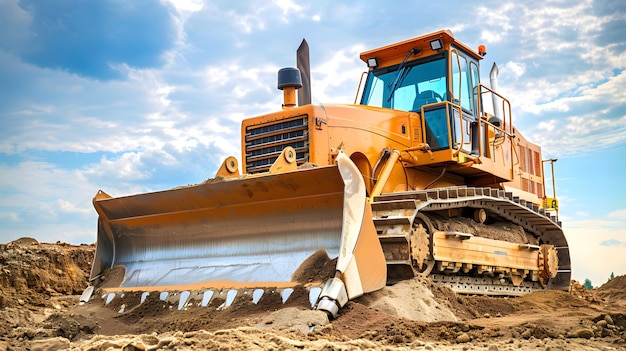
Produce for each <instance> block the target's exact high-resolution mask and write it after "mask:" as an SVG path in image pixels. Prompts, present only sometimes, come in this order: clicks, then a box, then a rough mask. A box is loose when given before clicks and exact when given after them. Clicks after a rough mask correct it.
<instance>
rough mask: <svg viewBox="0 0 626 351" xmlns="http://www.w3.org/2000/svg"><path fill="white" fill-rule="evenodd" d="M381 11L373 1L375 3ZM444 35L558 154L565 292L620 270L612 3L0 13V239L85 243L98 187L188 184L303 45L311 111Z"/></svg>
mask: <svg viewBox="0 0 626 351" xmlns="http://www.w3.org/2000/svg"><path fill="white" fill-rule="evenodd" d="M385 4H386V5H385ZM439 29H450V30H452V32H453V33H454V34H455V35H456V36H457V37H458V38H460V39H461V40H462V41H464V42H465V43H466V44H468V45H469V46H471V47H477V46H478V45H479V44H485V45H486V46H487V51H488V54H487V56H486V58H485V59H484V60H483V61H482V64H481V65H482V69H483V73H482V79H483V81H484V82H488V70H489V68H490V67H491V64H492V63H493V62H497V64H498V66H499V68H500V81H499V88H500V90H501V92H502V93H503V94H504V95H505V96H507V97H508V98H509V99H510V100H511V102H512V105H513V118H514V123H515V124H516V125H517V127H518V128H519V129H520V130H522V131H523V132H524V135H525V136H526V137H527V138H529V139H530V140H532V141H534V142H536V143H538V144H540V145H542V146H543V149H544V158H550V157H553V158H558V162H557V163H556V181H557V187H556V190H557V195H558V197H559V200H560V218H561V220H562V221H563V227H564V229H565V232H566V235H567V237H568V240H569V243H570V248H571V251H572V257H573V268H574V274H573V275H574V278H575V279H577V280H580V281H583V280H584V279H585V278H589V279H591V280H592V282H593V283H594V284H595V285H600V284H602V283H604V282H605V281H606V279H607V278H608V277H609V275H610V274H611V272H614V273H615V274H616V275H619V274H626V200H625V199H624V198H625V196H626V187H625V186H624V183H623V179H624V173H625V172H626V71H625V68H626V39H625V38H626V3H625V2H624V1H621V0H613V1H611V0H608V1H607V0H596V1H593V0H578V1H565V0H563V1H550V0H547V1H546V0H543V1H525V2H523V3H522V2H520V3H517V2H508V3H507V2H502V1H482V2H480V3H474V2H467V1H461V0H457V1H442V2H417V1H396V2H394V6H392V7H390V6H388V3H384V2H368V1H345V2H342V3H341V4H338V2H336V1H324V0H318V1H298V2H296V1H292V0H274V1H264V2H258V1H230V2H223V1H222V2H210V1H197V0H169V1H168V0H163V1H148V0H103V1H97V2H95V1H71V0H55V1H54V2H47V1H43V2H42V1H34V0H31V1H18V0H0V31H1V33H3V35H2V36H0V242H8V241H10V240H13V239H16V238H19V237H22V236H31V237H35V238H37V239H38V240H40V241H46V242H56V241H62V242H70V243H91V242H94V241H95V231H96V218H97V216H96V213H95V210H94V209H93V207H92V205H91V199H92V197H93V196H94V195H95V194H96V192H97V191H98V189H102V190H104V191H106V192H107V193H109V194H111V195H114V196H119V195H126V194H132V193H137V192H145V191H150V190H159V189H167V188H171V187H174V186H178V185H185V184H191V183H197V182H201V181H203V180H205V179H206V178H209V177H212V176H213V175H214V173H215V171H216V170H217V167H218V166H219V164H220V163H221V161H222V160H223V159H224V158H225V157H226V156H228V155H235V156H237V157H239V155H240V146H239V128H240V122H241V120H242V119H243V118H245V117H247V116H254V115H258V114H262V113H266V112H270V111H273V110H276V109H278V108H279V107H280V104H281V101H282V95H281V93H280V92H279V91H278V90H276V72H277V71H278V69H279V68H281V67H287V66H293V65H294V64H295V53H294V52H295V49H296V48H297V47H298V45H299V44H300V41H301V40H302V38H306V39H307V41H308V43H309V46H310V48H311V61H312V62H311V65H312V90H313V101H314V102H345V103H351V102H353V100H354V96H355V92H356V89H357V86H358V82H359V78H360V74H361V72H363V71H364V70H365V66H364V64H363V63H362V62H361V61H360V60H359V59H358V54H359V53H360V52H362V51H365V50H368V49H372V48H376V47H380V46H383V45H387V44H390V43H393V42H396V41H401V40H405V39H409V38H412V37H415V36H419V35H422V34H426V33H428V32H431V31H435V30H439Z"/></svg>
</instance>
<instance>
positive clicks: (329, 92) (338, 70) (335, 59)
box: [311, 45, 365, 103]
mask: <svg viewBox="0 0 626 351" xmlns="http://www.w3.org/2000/svg"><path fill="white" fill-rule="evenodd" d="M364 49H365V48H364V47H363V46H362V45H354V46H351V47H348V48H347V49H343V50H339V51H337V52H336V53H335V54H334V55H332V56H331V57H329V58H327V59H326V61H324V62H322V63H320V64H319V65H316V66H314V67H312V69H311V81H312V82H311V90H312V92H313V98H314V101H322V102H334V103H352V102H353V101H354V97H355V95H356V89H357V87H358V79H359V77H360V76H361V74H362V72H364V71H365V64H364V63H363V62H362V61H361V60H360V59H359V58H358V57H359V56H358V55H359V53H360V52H362V51H364ZM350 88H352V89H353V90H352V91H351V90H350Z"/></svg>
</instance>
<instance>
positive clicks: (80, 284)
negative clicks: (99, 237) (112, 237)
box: [0, 238, 95, 308]
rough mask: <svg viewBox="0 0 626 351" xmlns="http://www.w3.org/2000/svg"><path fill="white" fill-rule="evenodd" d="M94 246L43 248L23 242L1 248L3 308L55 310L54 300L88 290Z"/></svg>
mask: <svg viewBox="0 0 626 351" xmlns="http://www.w3.org/2000/svg"><path fill="white" fill-rule="evenodd" d="M94 249H95V247H94V246H93V245H81V246H73V245H69V244H63V243H57V244H43V243H39V242H37V240H35V239H31V238H21V239H18V240H16V241H12V242H10V243H8V244H5V245H0V265H1V267H2V270H1V271H0V308H2V307H15V306H40V307H53V306H52V304H51V301H50V298H51V297H54V296H66V295H76V294H80V293H82V291H83V290H84V289H85V288H86V287H87V286H88V281H87V279H88V275H89V273H88V272H89V271H90V269H91V262H92V261H93V255H94Z"/></svg>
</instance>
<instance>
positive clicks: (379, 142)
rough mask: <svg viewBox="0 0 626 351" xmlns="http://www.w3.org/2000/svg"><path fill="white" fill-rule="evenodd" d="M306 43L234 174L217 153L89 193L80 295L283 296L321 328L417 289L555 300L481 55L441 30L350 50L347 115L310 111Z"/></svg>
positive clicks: (565, 271)
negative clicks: (162, 184)
mask: <svg viewBox="0 0 626 351" xmlns="http://www.w3.org/2000/svg"><path fill="white" fill-rule="evenodd" d="M305 44H306V42H303V46H301V48H303V50H302V51H301V52H300V53H302V52H304V54H302V55H300V54H299V55H298V56H299V57H304V58H303V59H299V60H298V64H297V66H298V67H299V68H300V69H298V68H283V69H281V70H280V71H279V72H278V84H277V87H278V89H280V90H282V94H283V104H282V106H281V108H280V109H279V110H278V111H276V112H272V113H268V114H264V115H261V116H257V117H252V118H248V119H245V120H243V122H242V124H241V149H242V153H241V166H240V165H239V163H240V162H239V161H238V159H237V158H236V157H233V156H231V157H228V158H227V159H226V160H224V162H223V163H222V164H221V166H220V167H219V169H218V171H217V172H216V175H215V177H213V178H210V179H208V180H207V181H205V182H203V183H200V184H195V185H189V186H181V187H177V188H174V189H169V190H163V191H156V192H150V193H143V194H137V195H131V196H121V197H112V196H110V195H108V194H106V193H105V192H103V191H98V193H97V194H96V196H95V197H94V199H93V205H94V207H95V209H96V211H97V213H98V232H97V249H96V254H95V258H94V262H93V266H92V271H91V277H90V279H91V281H92V282H93V285H92V286H91V287H90V288H88V290H89V291H85V294H84V296H83V297H82V298H81V300H84V301H88V300H89V299H90V297H91V294H92V293H93V292H94V288H97V289H100V290H98V291H102V297H103V298H104V299H105V300H106V303H109V302H110V301H111V300H112V299H114V298H119V297H120V296H124V294H125V293H128V292H130V291H134V292H141V293H142V298H141V300H142V301H143V300H144V299H145V298H146V297H147V296H148V295H150V294H159V296H160V298H161V299H162V300H164V301H170V302H172V301H173V302H172V303H174V304H178V308H179V309H180V308H185V307H186V306H192V305H197V306H207V305H208V304H209V301H211V299H214V298H216V297H217V296H222V297H224V299H225V302H224V304H223V305H222V306H220V307H227V306H228V305H229V304H231V303H232V301H233V300H234V299H236V298H244V297H245V298H247V299H249V300H251V301H252V302H253V303H255V302H256V301H258V300H259V299H260V298H261V297H262V296H263V294H269V293H280V294H281V296H282V298H283V301H285V300H286V299H288V298H289V295H290V294H291V293H293V291H294V289H298V288H299V289H304V290H305V291H306V292H307V293H308V294H309V300H310V303H311V307H312V308H315V309H318V310H322V311H325V312H327V313H328V314H329V316H330V317H335V316H336V315H337V314H338V313H339V311H340V309H341V308H342V307H343V306H344V305H345V304H346V303H347V302H348V301H349V300H352V299H354V298H357V297H359V296H361V295H363V294H367V293H369V292H372V291H376V290H379V289H383V288H384V287H385V286H386V285H389V284H394V283H396V282H398V281H402V280H405V279H412V278H414V277H416V276H428V277H430V279H432V280H433V282H434V283H436V284H441V285H444V286H447V287H449V288H451V289H452V290H454V291H456V292H458V293H465V294H483V295H490V296H502V295H504V296H517V295H523V294H527V293H530V292H533V291H537V290H545V289H559V290H568V289H569V284H570V277H571V265H570V255H569V249H568V245H567V240H566V238H565V235H564V233H563V230H562V225H561V222H560V221H559V220H558V202H557V200H556V197H548V196H547V194H546V185H545V182H546V178H545V177H544V163H545V160H543V159H542V155H541V148H540V147H539V146H538V145H535V144H533V143H531V142H530V141H528V140H526V139H525V138H524V136H523V135H522V133H521V132H520V131H519V130H518V129H517V128H516V127H515V125H514V124H513V118H512V109H511V104H510V102H509V100H508V99H507V98H505V97H504V96H502V95H501V94H500V93H499V92H498V89H497V73H498V69H497V66H496V65H495V64H494V65H493V67H492V70H491V72H490V85H489V86H487V85H484V84H482V83H481V81H480V65H479V63H480V61H481V60H482V59H483V57H484V56H485V55H486V49H485V47H484V46H482V45H481V46H479V48H478V50H473V49H471V48H470V47H468V46H467V45H465V44H463V43H462V42H460V41H459V40H457V39H456V38H455V36H454V35H453V34H452V32H451V31H449V30H440V31H437V32H434V33H430V34H427V35H423V36H419V37H416V38H413V39H409V40H406V41H402V42H399V43H395V44H391V45H388V46H384V47H380V48H377V49H373V50H370V51H366V52H363V53H361V54H360V59H361V60H362V61H363V62H364V63H365V64H366V66H367V71H366V72H364V74H363V75H362V77H361V81H360V84H359V88H358V89H357V94H356V98H355V101H354V103H353V104H321V103H316V104H312V103H311V102H310V73H309V72H308V71H309V68H308V66H309V63H308V47H307V46H306V45H305ZM303 82H304V84H303ZM489 102H491V106H489ZM551 165H552V166H553V162H551ZM553 174H554V173H553ZM552 179H553V180H554V175H553V176H552ZM553 191H554V184H553ZM320 262H321V263H324V265H326V266H328V265H329V264H330V267H331V269H326V270H320V269H319V267H320ZM112 271H115V272H117V273H116V274H115V276H117V277H118V278H117V280H115V279H112V278H110V276H113V275H112V274H111V272H112Z"/></svg>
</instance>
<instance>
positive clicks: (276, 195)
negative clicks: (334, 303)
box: [91, 154, 386, 307]
mask: <svg viewBox="0 0 626 351" xmlns="http://www.w3.org/2000/svg"><path fill="white" fill-rule="evenodd" d="M342 176H343V177H342ZM364 189H365V188H364V185H363V180H362V178H361V176H360V173H359V172H358V169H357V168H356V166H354V164H353V163H352V162H351V161H350V159H349V158H348V157H347V156H345V155H343V154H340V155H339V156H338V160H337V166H328V167H318V168H311V169H304V170H297V171H291V172H285V173H279V174H268V175H263V176H255V177H245V178H244V177H242V178H239V179H233V180H223V181H215V182H205V183H203V184H198V185H193V186H187V187H181V188H176V189H172V190H166V191H159V192H153V193H146V194H139V195H133V196H125V197H118V198H112V197H110V196H108V195H107V194H105V193H104V192H102V191H100V192H99V193H98V194H97V195H96V196H95V198H94V200H93V203H94V207H95V208H96V211H97V212H98V214H99V220H98V238H97V239H98V241H97V249H96V256H95V259H94V264H93V267H92V272H91V279H92V280H95V279H96V278H98V277H100V276H101V275H102V274H103V273H105V272H106V270H108V269H109V268H113V267H119V266H122V267H123V268H124V269H123V271H124V274H123V279H120V281H121V282H119V285H116V286H114V287H113V290H116V289H117V290H136V291H140V290H145V291H154V290H184V289H203V288H212V289H239V288H258V287H278V288H281V287H283V288H285V287H292V286H296V285H299V284H300V285H302V284H305V283H306V284H310V283H311V282H312V281H313V282H315V280H317V281H318V282H319V283H320V285H321V283H323V282H324V280H325V279H328V278H329V277H319V279H315V277H314V279H311V278H310V277H309V278H307V281H298V277H297V276H296V274H294V273H296V272H301V271H302V270H303V269H308V267H301V265H303V263H305V262H307V258H310V257H314V256H318V255H319V252H320V250H323V251H325V252H326V254H327V255H328V256H329V257H330V258H335V257H337V269H336V270H337V273H336V277H335V278H333V279H335V280H336V279H339V280H341V281H342V282H344V283H345V288H344V289H345V290H347V296H348V298H353V297H356V296H359V295H361V294H363V293H365V292H368V291H373V290H376V289H380V288H382V287H383V286H384V285H385V281H386V268H385V267H386V266H385V260H384V256H383V254H382V249H381V247H380V244H379V242H378V239H377V236H376V231H375V228H374V225H373V220H372V216H371V210H370V208H369V204H367V202H366V201H367V198H366V195H365V190H364ZM309 261H310V260H309ZM327 285H328V284H327ZM108 287H109V289H111V286H110V285H109V286H108ZM322 295H324V292H322ZM326 295H328V294H326ZM331 295H332V294H331ZM320 298H321V296H320ZM331 299H332V298H331ZM344 303H345V302H344ZM339 305H340V306H339V307H341V306H342V305H343V303H339Z"/></svg>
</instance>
